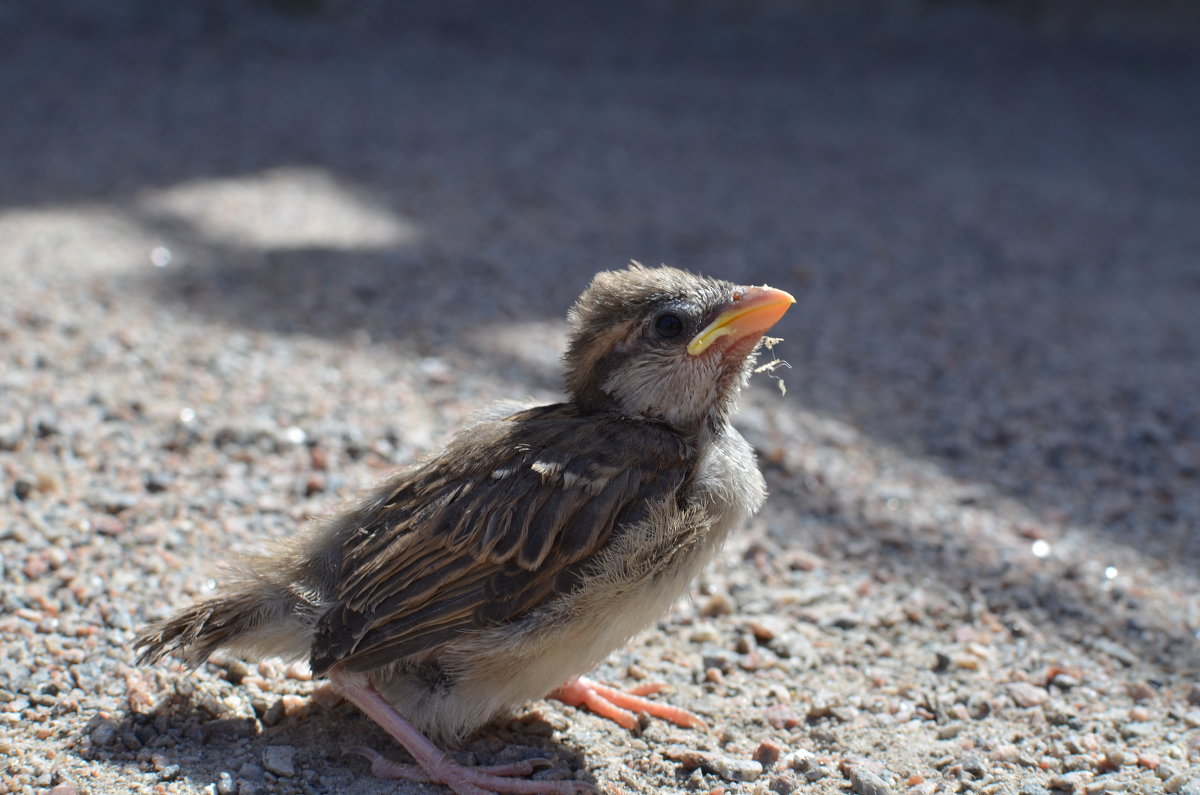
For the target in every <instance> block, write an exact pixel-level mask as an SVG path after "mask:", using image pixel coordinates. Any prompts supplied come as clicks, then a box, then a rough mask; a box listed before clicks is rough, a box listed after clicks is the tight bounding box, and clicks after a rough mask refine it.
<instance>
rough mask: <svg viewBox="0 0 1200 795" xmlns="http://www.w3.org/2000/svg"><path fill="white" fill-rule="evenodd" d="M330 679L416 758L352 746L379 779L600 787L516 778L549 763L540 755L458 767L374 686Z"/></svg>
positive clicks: (457, 788) (534, 793)
mask: <svg viewBox="0 0 1200 795" xmlns="http://www.w3.org/2000/svg"><path fill="white" fill-rule="evenodd" d="M331 678H332V680H333V684H334V686H335V687H337V689H338V690H340V691H341V693H342V695H344V696H345V697H346V698H347V699H348V700H349V701H350V702H352V703H353V704H354V705H355V706H357V707H358V708H359V709H361V710H362V711H363V712H365V713H366V714H367V715H368V716H370V717H371V718H372V719H373V720H374V721H375V722H376V723H378V724H379V725H380V726H381V727H383V729H384V730H386V731H387V733H388V734H390V735H391V736H392V738H393V739H395V740H396V742H398V743H400V744H401V745H402V746H404V748H405V750H407V751H408V752H409V753H410V754H412V757H413V759H415V760H416V762H417V764H415V765H402V764H398V763H396V762H391V761H388V760H387V759H385V758H384V757H383V756H382V755H381V754H379V753H376V752H375V751H373V750H371V749H370V748H363V747H356V748H353V749H351V750H352V751H354V753H357V754H361V755H362V756H365V757H366V758H367V759H368V760H369V761H370V762H371V772H372V773H374V774H375V775H377V776H379V777H381V778H388V779H394V778H403V779H409V780H410V781H433V782H437V783H439V784H445V785H446V786H447V787H449V788H450V789H452V790H454V792H455V793H457V795H497V793H512V795H581V793H594V792H595V791H596V789H595V787H592V786H591V785H590V784H586V783H584V782H582V781H530V780H528V779H525V778H518V777H519V776H527V775H529V774H530V773H532V772H534V770H536V769H537V768H538V767H539V766H544V765H547V764H548V763H547V762H545V760H541V759H534V760H527V761H524V762H515V763H513V764H508V765H494V766H492V767H466V766H464V765H460V764H458V763H457V762H455V761H454V760H453V759H451V758H450V757H449V756H447V755H446V753H445V752H444V751H442V749H440V748H438V747H437V746H436V745H434V744H433V743H432V742H430V741H429V740H428V738H426V737H425V735H424V734H422V733H421V732H420V731H419V730H418V729H417V727H416V726H413V725H412V724H411V723H409V722H408V721H407V720H406V719H405V718H404V716H402V715H401V714H400V713H399V712H397V711H396V708H395V707H393V706H392V705H391V704H390V703H388V701H387V700H386V699H384V697H383V696H381V695H379V692H378V691H377V690H376V689H375V688H373V687H371V686H370V685H361V684H356V683H354V682H352V681H348V680H345V679H343V678H342V677H341V676H339V675H337V674H334V675H333V676H332V677H331Z"/></svg>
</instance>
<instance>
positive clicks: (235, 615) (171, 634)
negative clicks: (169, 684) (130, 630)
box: [133, 597, 249, 668]
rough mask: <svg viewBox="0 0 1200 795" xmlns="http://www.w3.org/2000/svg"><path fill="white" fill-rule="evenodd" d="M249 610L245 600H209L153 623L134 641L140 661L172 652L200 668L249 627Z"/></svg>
mask: <svg viewBox="0 0 1200 795" xmlns="http://www.w3.org/2000/svg"><path fill="white" fill-rule="evenodd" d="M246 612H247V611H246V610H245V602H244V601H243V600H239V599H237V598H236V597H233V598H230V597H226V598H222V599H209V600H207V601H204V602H197V603H196V604H194V605H191V606H190V607H188V608H187V609H185V610H181V611H180V612H179V613H177V614H175V616H173V617H172V618H169V619H167V620H165V621H159V622H157V623H155V624H151V625H150V626H148V627H146V629H145V630H144V631H143V632H142V634H141V635H139V636H138V638H137V640H136V641H134V643H133V647H134V649H136V650H138V658H137V661H138V664H139V665H147V664H150V663H154V662H157V661H158V660H160V659H162V658H163V657H165V656H166V655H168V654H173V655H175V656H177V657H179V658H180V659H181V660H183V661H184V662H185V663H187V664H188V665H190V666H191V667H192V668H197V667H199V666H200V665H201V664H202V663H203V662H204V661H205V660H207V659H208V657H209V655H211V654H212V653H213V652H215V651H216V650H217V649H219V648H221V647H222V646H226V645H229V643H230V642H231V641H232V640H233V639H234V638H236V637H238V636H239V635H241V634H243V633H244V632H246V631H247V630H248V629H249V627H247V626H246V624H247V621H246Z"/></svg>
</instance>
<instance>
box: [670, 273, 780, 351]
mask: <svg viewBox="0 0 1200 795" xmlns="http://www.w3.org/2000/svg"><path fill="white" fill-rule="evenodd" d="M794 303H796V299H795V298H793V297H792V296H791V294H790V293H785V292H784V291H783V290H776V289H775V288H774V287H767V286H766V285H764V286H762V287H739V288H738V289H736V290H734V292H733V298H732V299H731V300H730V301H729V303H728V304H726V305H725V309H724V311H722V312H721V314H719V315H717V319H716V320H714V321H713V322H711V323H709V324H708V326H706V327H705V328H704V330H703V331H701V332H700V333H699V334H697V335H696V336H695V337H693V338H692V341H691V342H689V343H688V347H687V351H688V353H690V354H691V355H692V356H699V355H700V354H702V353H704V352H705V351H706V350H708V349H709V347H710V346H711V345H712V344H713V343H714V342H716V341H717V340H719V339H720V338H721V337H733V339H734V340H735V341H736V340H741V339H745V338H746V337H750V336H753V335H755V334H762V333H763V332H764V331H766V330H767V329H769V328H771V326H774V325H775V324H776V323H777V322H779V318H781V317H783V315H784V313H785V312H787V311H788V307H789V306H791V305H792V304H794Z"/></svg>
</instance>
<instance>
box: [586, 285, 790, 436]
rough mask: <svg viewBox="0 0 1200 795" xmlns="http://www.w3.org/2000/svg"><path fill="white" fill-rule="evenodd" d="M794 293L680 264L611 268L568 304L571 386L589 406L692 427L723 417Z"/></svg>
mask: <svg viewBox="0 0 1200 795" xmlns="http://www.w3.org/2000/svg"><path fill="white" fill-rule="evenodd" d="M793 303H795V299H794V298H792V296H790V295H789V294H787V293H785V292H784V291H782V290H776V289H774V288H772V287H739V286H738V285H736V284H732V283H730V282H726V281H722V280H720V279H711V278H708V277H705V276H697V275H695V274H693V273H688V272H687V271H683V270H679V269H677V268H665V267H664V268H646V267H642V266H641V265H638V264H636V263H635V264H633V265H631V266H630V267H628V268H626V269H625V270H619V271H605V272H603V273H599V274H597V275H596V277H595V278H594V279H593V280H592V283H591V285H589V286H588V288H587V290H585V291H584V293H583V295H581V296H580V297H579V300H578V301H576V302H575V305H574V306H573V307H572V308H571V312H570V314H569V316H568V317H569V320H570V321H571V326H572V330H571V337H570V344H569V346H568V349H567V353H566V356H565V362H566V385H567V391H568V392H569V393H570V395H571V398H572V400H573V401H575V403H577V404H578V405H579V406H580V408H582V409H583V410H584V411H616V412H618V413H620V414H622V415H624V416H627V417H638V418H646V419H653V420H658V421H661V422H664V423H666V424H668V425H670V426H671V427H673V428H676V429H677V430H680V431H684V432H690V431H694V430H697V429H699V428H701V427H702V426H703V425H704V424H705V423H710V424H711V423H723V422H724V421H725V420H726V419H727V418H728V416H729V414H730V413H731V412H732V410H733V408H734V404H735V401H736V398H737V393H738V391H739V390H740V389H741V388H742V387H743V386H744V385H745V384H746V381H747V379H748V378H749V376H750V371H751V369H752V367H753V364H754V360H755V358H756V354H757V350H758V347H759V343H760V341H761V340H762V336H763V333H764V332H765V331H766V330H767V329H769V328H771V326H773V325H775V323H776V321H778V320H779V319H780V318H781V317H783V314H784V312H786V311H787V309H788V307H789V306H791V305H792V304H793Z"/></svg>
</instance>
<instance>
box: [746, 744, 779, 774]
mask: <svg viewBox="0 0 1200 795" xmlns="http://www.w3.org/2000/svg"><path fill="white" fill-rule="evenodd" d="M782 755H783V747H782V746H780V745H779V743H777V742H775V741H774V740H763V741H762V742H761V743H759V744H758V748H756V749H755V750H754V756H753V757H752V758H753V759H754V761H755V762H758V763H759V764H760V765H762V766H763V769H764V770H770V769H771V768H773V767H775V763H776V762H778V761H779V758H780V757H781V756H782Z"/></svg>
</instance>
